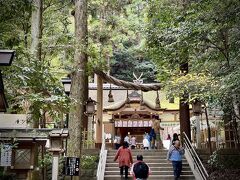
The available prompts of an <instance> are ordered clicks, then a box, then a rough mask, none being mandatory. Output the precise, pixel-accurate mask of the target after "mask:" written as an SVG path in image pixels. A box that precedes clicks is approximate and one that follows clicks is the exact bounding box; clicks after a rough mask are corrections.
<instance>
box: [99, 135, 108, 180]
mask: <svg viewBox="0 0 240 180" xmlns="http://www.w3.org/2000/svg"><path fill="white" fill-rule="evenodd" d="M106 161H107V150H106V145H105V138H104V135H103V138H102V147H101V151H100V155H99V162H98V169H97V180H104V173H105V167H106Z"/></svg>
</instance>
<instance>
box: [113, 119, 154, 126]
mask: <svg viewBox="0 0 240 180" xmlns="http://www.w3.org/2000/svg"><path fill="white" fill-rule="evenodd" d="M151 126H152V121H149V120H147V121H142V120H119V121H116V120H115V127H151Z"/></svg>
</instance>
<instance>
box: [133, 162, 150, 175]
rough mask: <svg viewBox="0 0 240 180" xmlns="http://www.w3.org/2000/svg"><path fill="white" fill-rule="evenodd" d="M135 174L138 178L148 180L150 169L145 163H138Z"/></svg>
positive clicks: (135, 166)
mask: <svg viewBox="0 0 240 180" xmlns="http://www.w3.org/2000/svg"><path fill="white" fill-rule="evenodd" d="M133 172H134V174H135V177H136V178H141V179H146V178H148V173H149V167H148V165H147V164H146V163H145V162H138V163H136V164H135V165H134V167H133Z"/></svg>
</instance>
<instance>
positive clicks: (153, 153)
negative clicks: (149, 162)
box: [107, 152, 167, 157]
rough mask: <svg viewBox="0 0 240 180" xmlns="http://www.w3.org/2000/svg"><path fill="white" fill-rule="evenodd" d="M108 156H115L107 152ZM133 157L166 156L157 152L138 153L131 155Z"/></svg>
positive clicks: (113, 153) (114, 153)
mask: <svg viewBox="0 0 240 180" xmlns="http://www.w3.org/2000/svg"><path fill="white" fill-rule="evenodd" d="M107 155H108V156H115V155H116V152H108V153H107ZM132 155H133V156H137V155H142V156H143V157H144V156H165V157H166V156H167V153H159V152H139V153H132Z"/></svg>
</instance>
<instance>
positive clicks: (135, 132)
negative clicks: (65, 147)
mask: <svg viewBox="0 0 240 180" xmlns="http://www.w3.org/2000/svg"><path fill="white" fill-rule="evenodd" d="M118 129H119V132H120V136H121V140H122V142H123V140H124V137H125V136H127V135H128V134H130V136H135V137H136V142H137V143H140V144H141V143H142V141H143V136H144V134H145V133H150V130H151V127H121V128H115V131H116V132H117V131H118Z"/></svg>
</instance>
